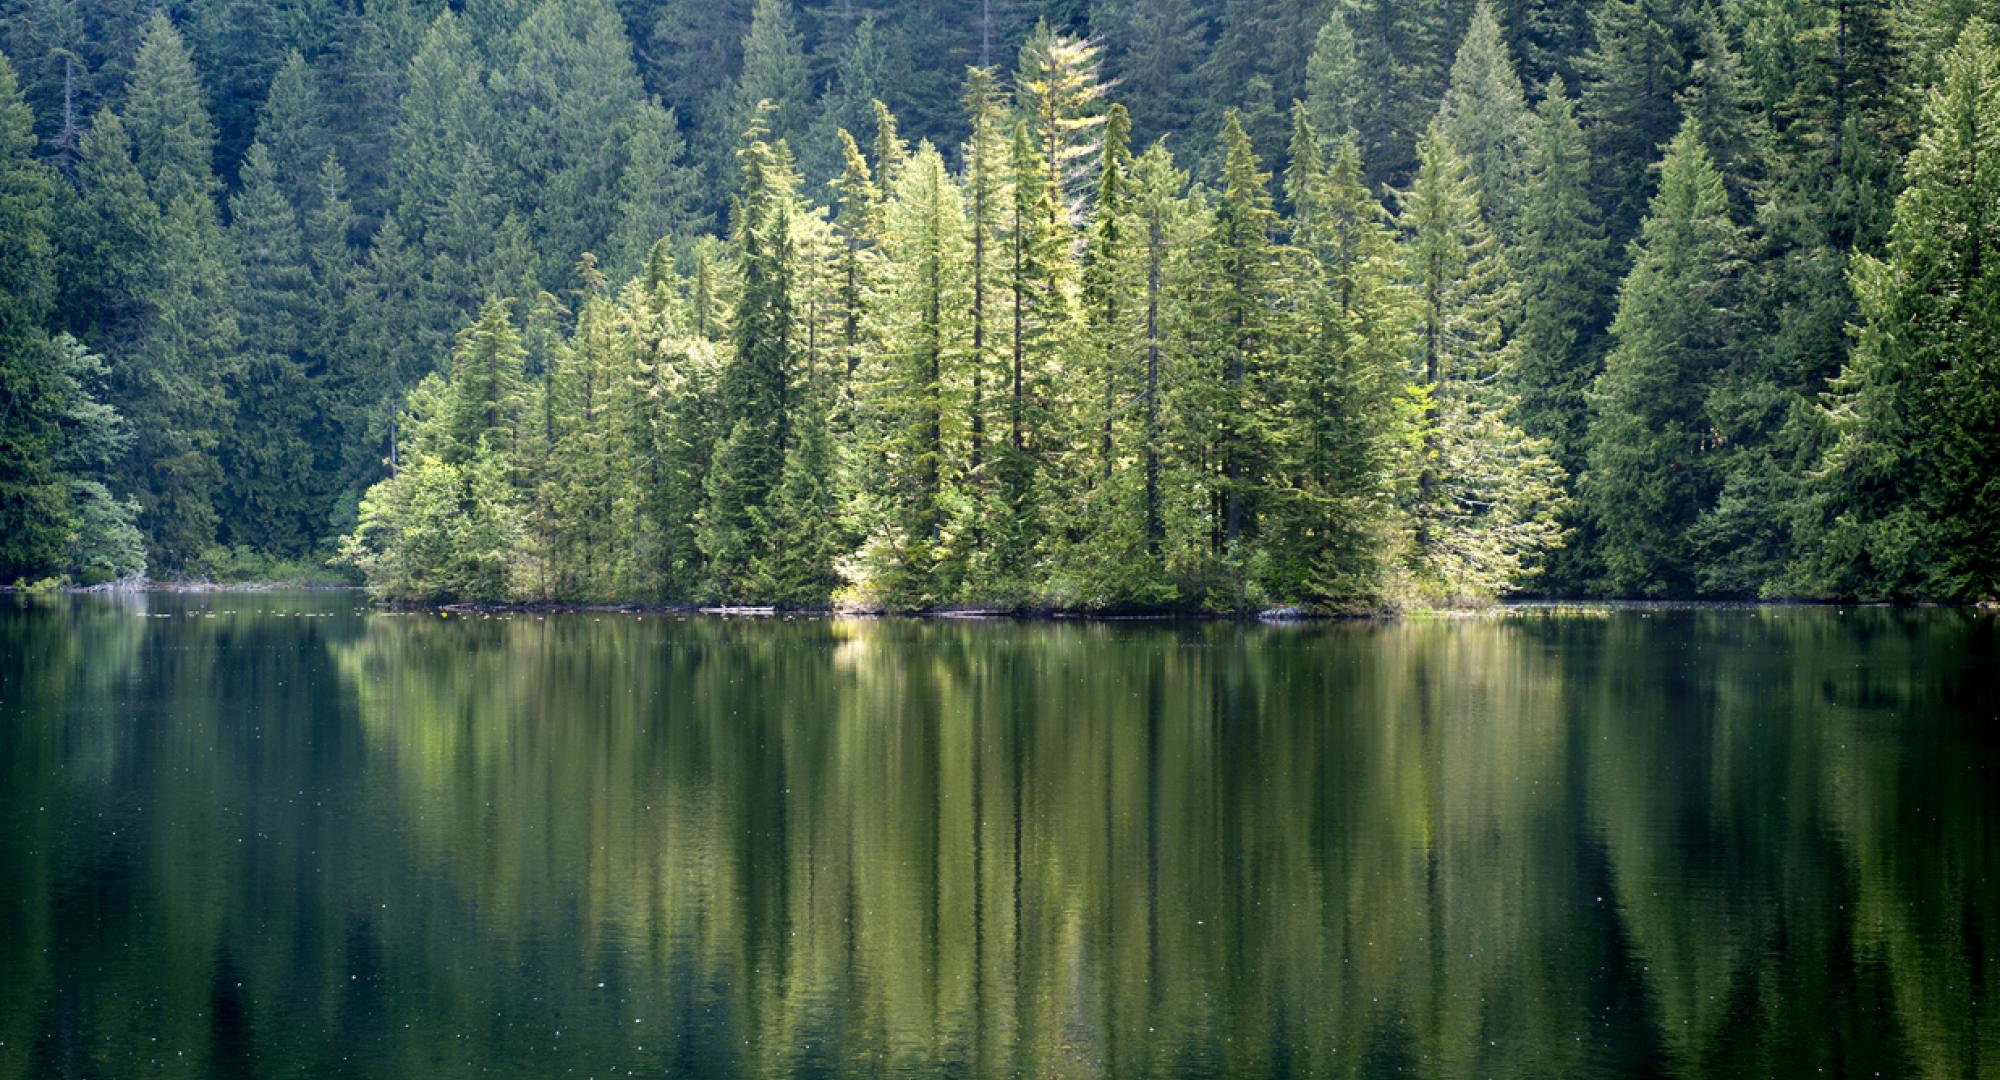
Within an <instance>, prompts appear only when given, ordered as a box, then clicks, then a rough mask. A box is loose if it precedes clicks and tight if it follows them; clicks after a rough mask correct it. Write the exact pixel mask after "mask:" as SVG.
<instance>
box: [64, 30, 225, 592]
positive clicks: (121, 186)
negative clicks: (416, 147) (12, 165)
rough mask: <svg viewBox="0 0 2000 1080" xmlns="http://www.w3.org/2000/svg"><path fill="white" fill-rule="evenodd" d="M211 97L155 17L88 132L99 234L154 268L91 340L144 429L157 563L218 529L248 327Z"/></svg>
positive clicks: (119, 402) (142, 472)
mask: <svg viewBox="0 0 2000 1080" xmlns="http://www.w3.org/2000/svg"><path fill="white" fill-rule="evenodd" d="M203 99H204V95H203V93H202V91H201V86H200V82H199V80H198V79H197V78H196V75H195V70H194V64H193V61H192V58H191V57H190V56H189V54H188V50H187V46H186V45H185V44H184V43H183V42H182V40H181V37H180V34H179V32H178V31H176V30H175V29H174V27H173V24H172V23H171V22H169V21H168V20H167V18H166V17H165V16H164V15H159V16H155V17H154V18H153V20H152V21H151V22H150V23H149V24H148V25H147V29H146V33H145V37H144V40H143V42H142V44H141V45H140V48H139V52H138V55H137V57H136V58H135V59H134V61H133V64H132V78H131V86H130V88H129V89H128V90H127V93H126V101H125V111H124V113H123V115H122V116H121V117H120V118H119V120H118V121H117V122H114V123H110V124H106V123H104V121H103V120H102V119H100V121H99V122H98V124H97V125H93V127H96V126H103V127H104V128H105V130H104V133H103V137H102V138H93V139H91V140H88V141H87V142H86V151H87V158H95V159H97V160H86V161H85V163H84V166H85V167H84V170H83V172H84V177H85V182H86V185H87V188H88V189H89V190H88V195H87V198H86V212H87V213H90V214H92V216H94V217H95V218H96V219H97V220H96V228H94V229H93V230H92V231H94V232H98V233H99V235H100V236H102V237H104V238H105V239H107V240H110V241H111V242H112V243H114V244H117V245H120V246H123V245H126V244H131V245H132V247H131V248H129V249H127V250H125V251H121V252H117V253H115V254H114V253H111V252H106V254H107V255H109V256H110V258H112V259H113V260H116V261H120V262H125V263H126V264H127V265H128V266H133V267H142V268H143V269H141V270H139V271H138V272H137V273H135V274H134V275H133V278H132V279H131V280H130V281H129V284H128V287H129V289H130V292H129V294H128V295H127V298H126V300H125V303H123V304H120V305H117V306H116V307H114V308H112V309H110V310H112V311H116V312H117V313H118V314H119V315H120V316H121V318H120V325H117V326H107V327H105V328H104V331H105V332H103V333H101V334H99V335H96V336H94V337H93V338H92V339H91V340H92V344H93V345H96V346H97V347H98V348H100V349H101V350H103V351H105V352H108V353H112V354H114V355H117V356H119V357H120V363H118V364H117V365H114V367H113V369H112V371H113V379H112V383H111V387H110V392H111V395H112V398H113V405H114V407H116V408H117V409H118V411H119V412H120V413H121V414H123V415H124V416H125V417H126V418H127V419H128V420H130V421H131V424H132V430H133V431H134V432H135V433H136V436H137V438H136V439H135V440H134V444H133V448H132V453H131V455H130V459H129V470H130V471H129V472H127V473H126V474H125V475H124V476H123V477H122V478H121V480H122V483H123V484H126V485H129V486H130V487H131V488H132V489H133V490H135V491H136V492H137V493H138V496H139V502H140V505H141V506H142V507H144V510H145V530H146V533H147V539H148V541H149V543H150V545H151V551H150V561H152V562H153V563H155V564H156V565H159V566H163V567H170V568H171V567H179V566H182V565H185V564H187V563H189V562H190V561H191V560H193V559H194V558H196V557H197V556H198V555H200V553H201V552H202V551H203V550H204V549H205V548H206V547H208V546H209V545H210V544H211V543H212V542H213V541H214V538H215V529H216V512H215V497H216V494H217V490H218V488H219V487H220V484H221V475H220V470H219V468H218V466H217V463H216V458H215V451H216V449H217V446H218V441H219V438H220V436H221V433H222V427H223V421H224V417H225V411H226V403H225V400H224V395H223V377H224V374H225V369H226V365H227V361H228V358H229V357H230V356H231V355H232V353H233V352H234V349H235V340H236V332H237V331H236V325H235V321H234V319H233V317H232V313H231V310H230V303H229V299H230V284H229V278H230V271H229V263H230V261H231V260H230V259H229V258H228V256H227V252H226V244H225V242H224V239H223V235H222V230H221V225H220V222H219V221H218V220H217V215H216V208H215V202H214V200H213V197H212V196H213V192H214V191H215V188H216V182H215V176H214V174H213V173H212V172H211V171H210V168H209V162H210V160H211V159H212V157H213V146H214V130H215V129H214V126H213V125H212V124H211V123H209V121H208V118H207V113H206V112H205V111H204V109H203V106H202V102H203ZM128 155H129V156H128ZM127 161H129V162H130V164H129V166H128V165H127V164H126V162H127ZM134 177H136V180H137V182H138V184H139V185H142V186H143V191H144V193H145V196H146V199H145V201H143V202H142V201H141V200H140V199H139V198H137V197H136V194H137V193H136V192H134V191H133V184H132V183H131V180H132V179H133V178H134ZM121 273H123V272H122V271H121Z"/></svg>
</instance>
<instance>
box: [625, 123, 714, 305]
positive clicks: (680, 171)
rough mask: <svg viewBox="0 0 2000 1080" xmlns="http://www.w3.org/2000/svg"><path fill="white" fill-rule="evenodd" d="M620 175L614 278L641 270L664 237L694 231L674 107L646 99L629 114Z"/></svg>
mask: <svg viewBox="0 0 2000 1080" xmlns="http://www.w3.org/2000/svg"><path fill="white" fill-rule="evenodd" d="M630 124H631V133H630V134H629V135H627V136H626V140H625V154H624V157H625V160H624V165H623V168H622V171H621V172H620V174H619V177H618V189H617V192H618V205H617V211H616V213H615V215H614V222H615V223H614V224H613V226H612V230H611V234H610V238H609V239H608V240H607V241H606V251H608V252H609V253H610V261H609V263H608V267H609V269H610V271H611V275H612V277H613V278H614V279H626V278H631V277H636V276H638V275H639V273H640V272H641V270H642V269H643V266H644V264H645V261H646V258H647V256H648V255H650V254H651V253H652V250H653V246H654V245H655V244H657V243H659V241H660V240H661V239H662V238H675V239H685V238H687V237H688V236H690V235H691V234H692V233H694V231H695V224H696V218H695V211H694V204H695V183H696V177H695V173H694V170H693V169H692V167H690V166H689V165H688V163H687V162H686V160H685V157H686V141H685V140H684V139H682V138H681V134H680V132H679V131H678V130H677V125H676V121H675V119H674V112H673V110H672V109H667V108H662V107H661V106H660V104H659V103H658V102H655V101H649V102H646V103H645V104H643V105H640V106H639V107H638V108H637V110H636V111H635V112H634V113H633V115H632V118H631V121H630Z"/></svg>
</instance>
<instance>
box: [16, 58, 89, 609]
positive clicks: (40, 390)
mask: <svg viewBox="0 0 2000 1080" xmlns="http://www.w3.org/2000/svg"><path fill="white" fill-rule="evenodd" d="M34 147H35V127H34V118H33V117H32V116H31V115H29V112H28V106H27V103H26V102H25V101H23V100H22V97H21V89H20V85H19V83H18V82H17V81H16V79H15V76H14V69H13V67H12V66H11V65H10V64H9V63H8V62H7V58H6V57H5V56H0V582H10V583H11V582H13V581H14V580H15V579H17V578H20V577H23V576H26V575H30V574H38V573H41V572H44V571H47V570H49V569H52V568H54V567H55V566H57V565H58V564H59V562H60V560H61V558H62V552H63V548H64V546H65V544H66V543H67V542H68V539H69V535H70V530H71V529H72V528H73V526H74V522H73V520H72V517H71V507H70V505H69V492H68V490H67V488H66V487H65V485H64V484H63V482H62V478H61V477H60V476H59V475H58V473H57V470H56V461H55V455H56V450H57V447H58V446H59V445H60V440H61V429H60V426H59V425H60V424H61V419H62V410H63V401H64V396H65V395H64V393H63V371H62V368H61V362H60V356H59V354H58V353H57V350H56V348H55V346H54V344H53V343H52V342H51V341H50V340H49V336H48V321H49V318H50V316H51V314H52V313H53V310H54V304H55V277H54V273H55V258H54V251H53V249H52V248H51V246H50V236H49V234H50V232H51V230H52V229H53V228H54V226H55V200H54V195H55V183H54V177H53V176H51V175H50V173H49V171H48V170H47V169H46V168H45V167H44V166H43V165H42V164H41V163H40V162H38V161H36V160H35V158H34Z"/></svg>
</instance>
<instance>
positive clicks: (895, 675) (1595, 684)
mask: <svg viewBox="0 0 2000 1080" xmlns="http://www.w3.org/2000/svg"><path fill="white" fill-rule="evenodd" d="M1996 717H2000V618H1996V616H1995V615H1994V614H1993V613H1987V612H1973V611H1958V610H1921V611H1906V610H1890V609H1869V608H1859V609H1857V608H1848V609H1827V608H1768V609H1753V610H1692V611H1667V610H1653V611H1621V612H1612V613H1605V612H1597V613H1591V614H1574V613H1572V614H1560V615H1559V614H1552V613H1531V612H1522V613H1513V614H1509V615H1505V616H1498V617H1477V618H1459V619H1411V620H1403V621H1384V622H1352V623H1335V624H1327V625H1313V626H1293V627H1262V626H1242V625H1235V624H1223V623H1199V622H1164V623H1128V624H1112V623H1091V624H1083V623H1013V622H945V621H904V620H862V619H851V620H850V619H833V620H826V619H797V620H771V619H733V620H726V619H716V618H707V617H689V616H672V615H645V616H635V615H629V614H612V613H597V614H588V613H586V614H568V615H548V616H536V615H533V614H526V615H519V614H517V615H510V616H505V617H502V616H494V617H490V618H484V617H480V616H477V615H475V616H471V617H461V616H458V615H453V616H451V617H448V618H445V617H440V616H439V615H437V614H436V613H430V614H390V613H383V612H375V611H369V610H366V608H365V605H364V604H363V603H362V602H361V601H360V599H358V597H357V596H356V595H354V594H342V593H318V594H264V595H255V594H207V595H163V594H155V595H142V596H135V597H116V598H108V599H107V598H97V597H78V598H71V597H63V598H53V599H46V600H43V599H29V598H19V597H0V770H4V771H3V772H0V1077H38V1078H39V1077H85V1076H88V1077H135V1076H145V1077H237V1076H246V1077H247V1076H258V1077H339V1076H354V1077H392V1076H411V1077H424V1078H433V1077H460V1076H504V1077H556V1076H577V1077H585V1076H595V1077H606V1076H627V1075H632V1076H662V1075H690V1074H692V1075H723V1076H727V1075H754V1076H768V1075H814V1076H824V1075H862V1076H876V1075H883V1074H898V1073H900V1074H908V1075H933V1074H939V1073H943V1074H949V1075H965V1076H988V1075H1018V1076H1028V1077H1039V1076H1099V1075H1103V1076H1142V1075H1161V1076H1203V1075H1219V1074H1231V1075H1300V1076H1305V1075H1336V1076H1436V1077H1458V1076H1488V1075H1492V1076H1563V1077H1572V1076H1574V1077H1584V1076H1621V1077H1622V1076H1649V1075H1659V1076H1686V1077H1696V1076H1772V1075H1804V1074H1815V1073H1818V1072H1822V1071H1823V1072H1825V1073H1826V1074H1828V1075H1838V1074H1844V1075H1849V1076H1870V1075H1874V1074H1876V1073H1878V1072H1879V1074H1880V1075H1882V1076H1898V1077H1901V1076H1935V1077H1973V1076H1987V1077H1991V1076H2000V880H1996V877H1995V869H1994V868H1995V864H1996V857H2000V833H1996V826H2000V719H1996Z"/></svg>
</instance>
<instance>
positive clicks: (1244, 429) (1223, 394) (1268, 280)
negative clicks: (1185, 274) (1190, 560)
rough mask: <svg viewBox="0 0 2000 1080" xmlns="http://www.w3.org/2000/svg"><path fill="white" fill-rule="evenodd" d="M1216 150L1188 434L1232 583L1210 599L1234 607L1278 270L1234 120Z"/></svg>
mask: <svg viewBox="0 0 2000 1080" xmlns="http://www.w3.org/2000/svg"><path fill="white" fill-rule="evenodd" d="M1222 143H1223V148H1224V153H1225V158H1224V160H1225V165H1224V167H1223V174H1222V175H1223V189H1222V192H1221V194H1220V195H1219V196H1218V197H1217V199H1216V204H1215V218H1214V222H1213V225H1212V226H1211V230H1212V231H1211V233H1210V235H1209V237H1208V239H1207V242H1206V244H1205V248H1204V250H1205V255H1206V265H1205V267H1204V274H1205V276H1206V277H1207V279H1208V282H1209V288H1210V289H1211V290H1212V295H1213V300H1212V304H1213V308H1212V309H1211V310H1210V311H1208V312H1205V313H1204V317H1205V318H1206V319H1207V320H1209V322H1210V329H1209V331H1208V334H1207V337H1208V340H1207V342H1206V348H1205V350H1204V351H1205V352H1207V353H1208V355H1209V356H1211V357H1212V358H1213V359H1212V360H1211V361H1210V364H1211V365H1212V370H1211V371H1209V372H1207V373H1205V374H1204V376H1203V377H1202V380H1203V383H1205V392H1200V402H1201V405H1200V408H1199V409H1198V410H1196V411H1194V413H1193V414H1192V415H1191V416H1190V417H1189V419H1190V420H1192V421H1193V422H1194V426H1195V430H1196V431H1208V432H1212V434H1209V435H1207V436H1205V437H1204V438H1205V442H1206V446H1205V449H1204V453H1203V457H1204V459H1205V460H1206V461H1208V462H1209V463H1210V464H1209V468H1210V469H1211V470H1212V471H1213V473H1214V488H1213V491H1214V495H1213V508H1212V510H1211V514H1212V521H1211V524H1210V529H1209V531H1210V540H1209V543H1210V548H1211V551H1212V553H1213V554H1214V555H1216V556H1218V557H1220V558H1221V559H1222V560H1223V563H1224V565H1225V566H1227V567H1229V568H1230V575H1231V578H1232V580H1231V581H1230V582H1229V583H1228V584H1227V586H1226V589H1227V590H1228V593H1227V594H1225V595H1224V596H1222V597H1219V598H1218V599H1219V600H1220V602H1222V603H1225V604H1229V605H1232V606H1233V605H1235V604H1237V603H1240V602H1241V599H1242V597H1241V592H1240V591H1241V589H1242V588H1243V585H1244V583H1243V581H1242V580H1241V577H1240V573H1241V567H1242V565H1243V560H1244V557H1245V555H1246V552H1245V550H1244V545H1245V544H1247V543H1248V542H1250V541H1253V540H1254V539H1255V538H1256V536H1257V532H1258V516H1259V514H1260V512H1261V511H1262V510H1263V509H1264V506H1263V502H1264V499H1263V496H1264V494H1265V487H1266V484H1267V482H1268V479H1269V476H1268V471H1269V470H1270V468H1271V466H1272V464H1273V460H1272V459H1273V454H1274V450H1275V447H1274V446H1273V445H1272V441H1273V437H1274V428H1275V426H1276V422H1277V419H1278V418H1277V417H1276V416H1275V415H1273V407H1272V406H1273V402H1272V400H1271V392H1272V389H1273V387H1272V386H1271V381H1272V378H1273V375H1274V372H1273V371H1272V370H1271V366H1272V363H1273V360H1274V356H1275V354H1276V350H1277V349H1278V347H1279V341H1278V340H1277V329H1278V328H1277V326H1276V325H1275V319H1274V308H1275V305H1274V304H1273V302H1272V301H1273V299H1274V297H1275V295H1276V292H1277V287H1278V273H1279V266H1278V249H1277V246H1276V243H1275V242H1274V239H1273V237H1272V232H1273V231H1274V229H1275V228H1276V225H1277V214H1276V213H1275V212H1274V211H1273V210H1272V208H1271V193H1270V189H1269V183H1270V175H1269V174H1268V173H1266V172H1264V171H1263V168H1262V166H1261V164H1260V163H1259V161H1258V160H1257V153H1256V151H1255V150H1254V149H1253V148H1252V147H1251V145H1250V136H1249V134H1248V133H1247V132H1245V131H1244V130H1243V126H1242V125H1241V124H1240V123H1238V122H1237V120H1236V115H1235V114H1234V113H1231V114H1229V115H1228V116H1227V117H1226V118H1225V119H1224V121H1223V127H1222Z"/></svg>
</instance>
